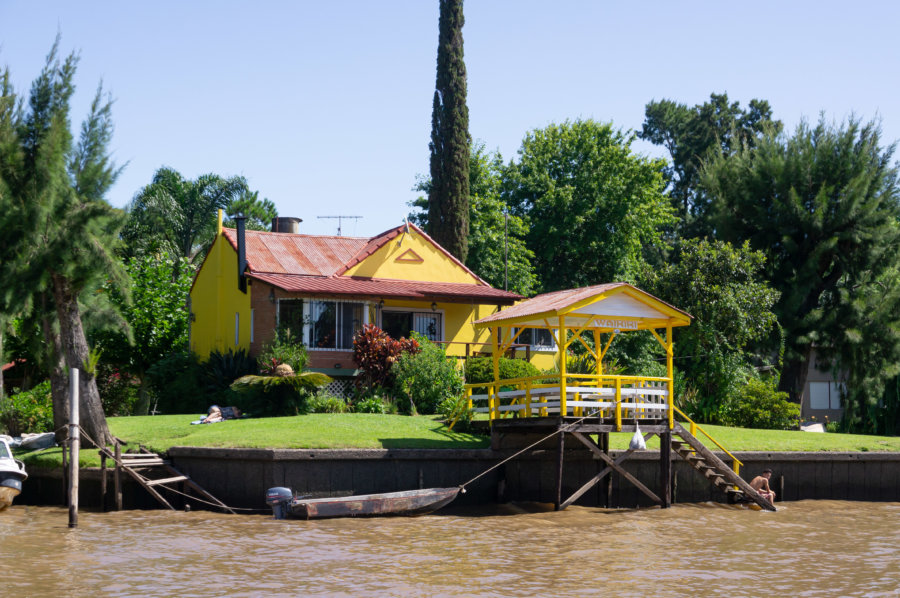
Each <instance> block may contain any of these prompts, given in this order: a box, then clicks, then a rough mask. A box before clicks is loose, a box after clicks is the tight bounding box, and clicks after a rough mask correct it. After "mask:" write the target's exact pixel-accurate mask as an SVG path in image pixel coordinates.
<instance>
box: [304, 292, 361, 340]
mask: <svg viewBox="0 0 900 598" xmlns="http://www.w3.org/2000/svg"><path fill="white" fill-rule="evenodd" d="M363 308H364V305H363V304H362V303H350V302H343V301H310V302H309V348H310V349H340V350H352V349H353V335H354V334H356V332H357V331H358V330H360V329H361V328H362V325H363Z"/></svg>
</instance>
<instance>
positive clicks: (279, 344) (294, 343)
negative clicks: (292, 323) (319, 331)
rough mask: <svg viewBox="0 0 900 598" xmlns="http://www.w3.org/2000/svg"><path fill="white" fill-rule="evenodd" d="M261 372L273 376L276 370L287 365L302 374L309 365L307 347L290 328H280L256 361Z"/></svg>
mask: <svg viewBox="0 0 900 598" xmlns="http://www.w3.org/2000/svg"><path fill="white" fill-rule="evenodd" d="M256 363H257V365H258V366H259V372H260V373H261V374H263V375H267V376H271V375H273V374H274V373H275V368H276V367H278V366H279V365H281V364H282V363H286V364H288V365H289V366H291V369H292V370H294V371H295V372H302V371H303V370H304V369H305V368H306V365H307V364H308V363H309V354H308V353H307V352H306V347H305V346H303V343H302V342H300V340H299V339H298V338H296V337H295V336H294V335H293V333H292V332H291V330H290V329H289V328H279V329H278V330H276V331H275V338H274V339H272V342H270V343H268V344H267V345H266V346H264V347H263V350H262V352H260V354H259V357H257V359H256Z"/></svg>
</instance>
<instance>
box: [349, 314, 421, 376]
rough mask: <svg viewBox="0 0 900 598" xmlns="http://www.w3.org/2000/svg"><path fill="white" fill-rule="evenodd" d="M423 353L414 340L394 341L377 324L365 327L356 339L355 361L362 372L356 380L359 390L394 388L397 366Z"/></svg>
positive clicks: (354, 342)
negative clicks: (408, 355)
mask: <svg viewBox="0 0 900 598" xmlns="http://www.w3.org/2000/svg"><path fill="white" fill-rule="evenodd" d="M418 352H419V342H418V341H417V340H416V339H414V338H409V339H408V338H402V337H401V338H400V339H393V338H391V337H390V336H389V335H388V333H387V332H385V331H384V330H382V329H381V328H379V327H378V326H375V325H374V324H365V325H364V326H363V327H362V329H361V330H360V331H359V332H357V333H356V335H355V336H354V337H353V361H355V362H356V365H357V366H359V369H360V370H362V371H361V373H360V375H359V376H357V377H356V384H357V387H365V388H370V389H371V388H375V387H382V388H390V387H391V386H393V380H394V378H393V366H394V364H395V363H397V361H398V360H399V359H400V356H401V355H404V354H414V353H418Z"/></svg>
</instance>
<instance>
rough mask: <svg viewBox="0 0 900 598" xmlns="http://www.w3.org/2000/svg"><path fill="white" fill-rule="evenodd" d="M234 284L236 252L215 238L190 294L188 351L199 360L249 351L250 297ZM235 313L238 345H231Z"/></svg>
mask: <svg viewBox="0 0 900 598" xmlns="http://www.w3.org/2000/svg"><path fill="white" fill-rule="evenodd" d="M252 289H253V287H252V286H249V285H248V286H247V293H246V294H244V293H242V292H241V291H240V289H238V283H237V251H235V250H234V248H233V247H232V246H231V243H229V242H228V240H227V239H226V238H225V237H224V236H223V235H221V234H220V235H219V236H218V237H216V240H215V242H214V243H213V246H212V247H211V248H210V250H209V255H207V256H206V260H205V261H204V262H203V265H202V266H201V268H200V271H199V272H198V273H197V278H196V280H195V281H194V288H193V289H192V290H191V312H192V313H193V314H194V320H193V321H192V322H191V350H192V351H193V352H194V353H196V354H197V355H199V356H200V357H201V358H205V357H207V356H208V355H209V354H210V352H212V351H213V350H215V349H218V350H219V351H223V352H224V351H227V350H228V349H238V348H243V349H247V350H249V348H250V293H251V292H252ZM235 313H238V314H240V317H239V321H240V323H239V343H238V344H237V345H235V344H234V329H235V317H234V316H235Z"/></svg>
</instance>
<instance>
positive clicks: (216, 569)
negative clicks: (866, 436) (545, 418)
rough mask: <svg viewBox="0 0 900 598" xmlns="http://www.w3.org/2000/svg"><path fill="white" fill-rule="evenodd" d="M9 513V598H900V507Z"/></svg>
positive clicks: (0, 592) (3, 520)
mask: <svg viewBox="0 0 900 598" xmlns="http://www.w3.org/2000/svg"><path fill="white" fill-rule="evenodd" d="M778 506H779V507H780V508H779V511H778V512H777V513H767V512H758V511H751V510H747V509H741V508H736V507H727V506H723V505H714V504H696V505H676V506H674V507H673V508H671V509H667V510H661V509H647V510H617V511H611V510H604V509H589V508H579V507H572V508H570V509H568V510H566V511H563V512H560V513H556V512H552V511H546V510H543V509H542V508H541V506H540V505H518V506H512V505H507V506H498V507H489V508H478V509H474V508H473V509H470V508H467V509H452V508H451V509H445V510H444V511H441V512H440V513H438V514H435V515H430V516H427V517H419V518H393V519H388V518H382V519H334V520H320V521H293V520H286V521H276V520H273V519H272V518H271V517H270V516H266V515H240V516H234V515H219V514H213V513H208V512H198V511H194V512H191V513H182V512H175V513H173V512H168V511H123V512H119V513H92V512H84V511H83V512H81V513H80V515H79V526H78V528H77V529H69V528H68V526H67V522H68V511H67V510H65V509H62V508H54V507H27V506H13V507H11V508H10V509H7V510H6V511H4V512H0V596H10V597H16V598H18V597H28V596H98V597H99V596H185V597H188V596H266V597H270V596H271V597H277V596H311V595H315V596H586V595H587V596H592V595H593V596H642V597H652V598H658V597H661V596H728V597H738V596H763V595H767V596H900V503H864V502H840V501H799V502H790V503H778Z"/></svg>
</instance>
